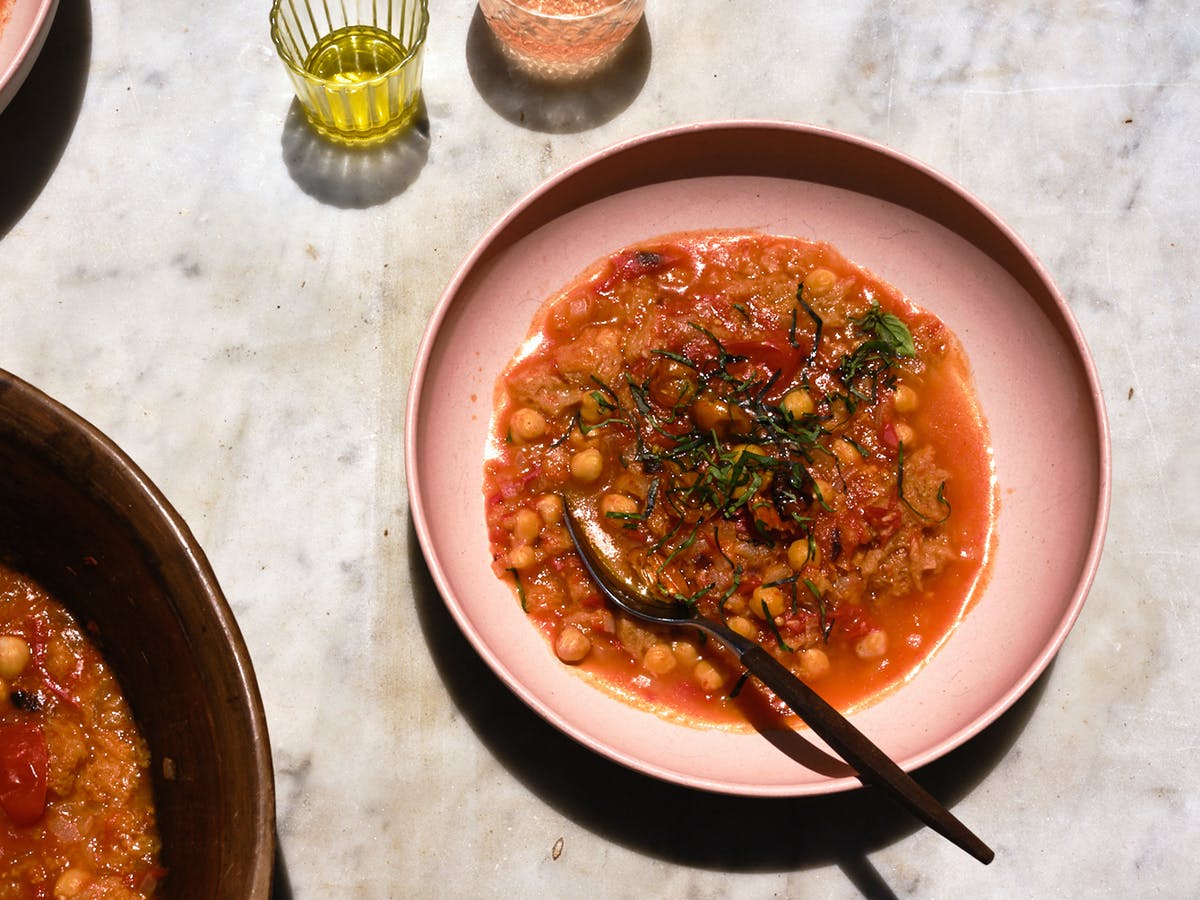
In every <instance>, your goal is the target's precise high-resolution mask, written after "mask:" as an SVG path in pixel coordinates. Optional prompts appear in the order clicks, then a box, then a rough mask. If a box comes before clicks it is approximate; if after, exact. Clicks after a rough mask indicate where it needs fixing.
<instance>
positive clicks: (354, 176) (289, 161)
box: [280, 97, 429, 209]
mask: <svg viewBox="0 0 1200 900" xmlns="http://www.w3.org/2000/svg"><path fill="white" fill-rule="evenodd" d="M280 144H281V145H282V151H283V161H284V164H285V165H286V166H287V170H288V174H290V175H291V177H292V180H293V181H294V182H296V184H297V185H299V186H300V189H301V190H302V191H304V192H305V193H306V194H308V195H309V196H311V197H313V198H315V199H316V200H319V201H320V202H321V203H325V204H328V205H329V206H337V207H340V208H342V209H366V208H368V207H371V206H378V205H379V204H381V203H386V202H387V201H388V200H391V199H392V198H393V197H396V196H398V195H400V194H402V193H404V191H406V190H407V189H408V188H409V187H410V186H411V185H412V184H413V182H415V181H416V180H417V176H418V175H420V173H421V170H422V169H423V168H424V167H425V162H426V160H427V159H428V157H429V114H428V111H427V110H426V108H425V99H424V97H422V98H421V99H420V100H419V101H418V105H417V111H416V113H415V114H414V115H413V120H412V122H411V123H409V125H408V126H406V127H405V128H404V129H403V130H402V131H400V132H399V133H398V134H396V135H395V136H394V137H392V138H390V139H388V140H386V141H383V142H381V143H378V144H372V145H370V146H367V147H349V146H345V145H342V144H338V143H335V142H334V141H331V140H329V139H328V138H325V137H322V136H321V135H320V134H319V133H318V132H317V131H316V130H315V129H314V128H313V127H312V126H311V125H309V123H308V119H306V118H305V116H304V111H303V108H302V107H301V106H300V101H299V100H297V99H294V98H293V100H292V105H291V107H290V108H289V109H288V114H287V117H286V118H285V119H284V123H283V134H282V136H281V138H280Z"/></svg>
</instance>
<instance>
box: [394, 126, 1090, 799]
mask: <svg viewBox="0 0 1200 900" xmlns="http://www.w3.org/2000/svg"><path fill="white" fill-rule="evenodd" d="M725 132H737V133H738V134H739V135H740V134H741V133H744V134H745V135H746V136H747V139H750V138H751V137H752V136H753V135H754V134H755V133H776V134H778V133H791V134H794V135H796V136H797V137H801V136H810V137H817V138H821V139H823V140H825V141H829V142H833V143H834V144H836V145H841V146H842V147H844V148H847V149H850V148H855V149H857V150H858V151H862V152H865V153H868V154H871V155H873V156H875V157H878V158H880V159H884V160H888V161H890V163H891V164H895V165H898V166H901V167H903V168H905V169H907V170H909V171H911V172H912V173H916V174H917V175H919V176H920V178H923V179H925V180H926V181H927V182H928V183H929V184H930V185H932V186H936V187H938V188H940V189H941V190H944V191H946V192H948V193H950V194H953V195H954V196H955V197H956V198H958V200H960V201H961V203H962V206H963V209H964V210H965V211H966V214H969V215H972V216H975V217H978V218H979V219H981V220H982V221H984V222H985V223H986V224H987V226H988V227H990V228H991V229H993V230H994V231H995V233H996V234H997V235H999V236H1000V237H1001V238H1002V240H1003V242H1004V243H1005V244H1007V248H1006V251H1008V252H1010V253H1011V255H1012V259H1008V260H1006V264H1007V265H1010V266H1014V267H1020V266H1023V267H1025V269H1027V271H1023V274H1022V275H1021V277H1022V278H1025V279H1029V278H1032V279H1034V280H1035V281H1036V286H1037V288H1038V289H1039V290H1040V291H1041V292H1043V294H1044V297H1045V298H1046V299H1048V300H1049V302H1050V303H1051V304H1052V305H1053V310H1051V311H1049V312H1051V313H1052V314H1053V315H1054V316H1056V317H1057V321H1054V322H1052V323H1051V324H1052V325H1053V327H1054V328H1056V329H1058V330H1059V331H1061V332H1063V333H1064V336H1065V339H1066V340H1067V342H1068V343H1069V345H1070V348H1071V349H1072V350H1073V351H1074V353H1075V354H1076V356H1077V359H1073V360H1072V361H1071V362H1072V363H1073V364H1075V365H1077V366H1078V367H1079V369H1080V374H1082V377H1083V378H1084V379H1085V380H1086V384H1087V388H1088V391H1089V392H1090V402H1091V409H1090V412H1089V415H1088V419H1089V424H1090V425H1093V426H1094V427H1095V431H1096V438H1095V449H1094V453H1095V457H1094V460H1093V462H1094V465H1095V468H1096V472H1097V478H1098V483H1097V484H1095V486H1094V491H1095V497H1096V502H1095V506H1094V509H1093V510H1091V511H1090V513H1091V522H1092V527H1091V532H1090V535H1088V537H1087V550H1086V554H1085V556H1084V558H1083V561H1082V563H1081V565H1080V567H1079V570H1078V577H1077V579H1076V580H1075V585H1074V588H1073V590H1072V592H1071V595H1070V598H1069V600H1068V601H1067V602H1066V603H1065V604H1064V605H1063V614H1062V616H1061V618H1060V619H1059V620H1058V621H1057V624H1056V626H1055V627H1054V628H1053V630H1052V631H1050V632H1049V633H1048V634H1047V636H1046V641H1045V644H1044V646H1043V647H1042V649H1041V651H1040V652H1039V653H1038V654H1037V655H1036V656H1035V657H1034V658H1033V659H1032V660H1031V661H1030V663H1029V665H1028V666H1027V667H1026V668H1025V670H1024V671H1023V672H1022V673H1020V675H1019V677H1016V678H1014V679H1013V680H1012V682H1011V683H1010V685H1009V687H1008V689H1007V690H1006V691H1004V692H1002V693H1001V694H999V695H998V696H997V697H996V698H995V700H994V702H992V703H991V705H990V706H988V707H987V708H986V709H984V710H982V711H981V712H980V713H979V714H978V715H976V716H975V717H974V718H973V719H972V721H970V722H969V723H968V724H966V725H964V726H963V727H961V728H959V729H957V730H955V731H954V732H953V733H951V734H948V735H946V736H944V737H943V738H942V739H941V740H938V741H936V742H935V743H933V744H931V745H929V746H927V747H925V748H924V749H923V750H919V751H914V752H909V753H905V754H903V755H901V756H899V758H898V759H897V761H898V762H899V763H900V764H901V765H902V766H903V767H904V768H905V769H910V770H911V769H913V768H916V767H919V766H921V765H924V764H926V763H928V762H930V761H932V760H934V759H936V758H938V757H940V756H942V755H943V754H945V753H946V752H948V751H949V750H951V749H953V748H955V747H957V746H959V745H961V744H962V743H963V742H965V741H966V740H968V739H969V738H971V737H972V736H974V735H976V734H978V733H979V732H980V731H981V730H983V729H984V728H985V727H987V726H988V725H989V724H991V723H992V722H993V721H995V720H996V719H997V718H998V717H999V716H1000V715H1001V714H1002V713H1003V712H1004V711H1005V710H1007V709H1008V708H1009V707H1010V706H1011V705H1012V704H1013V703H1014V702H1015V701H1016V700H1017V699H1018V698H1019V697H1020V696H1021V695H1022V694H1023V693H1024V692H1025V691H1026V690H1027V689H1028V688H1029V687H1030V685H1031V684H1032V683H1033V682H1034V681H1035V680H1036V679H1037V678H1038V676H1039V675H1040V674H1041V673H1042V672H1043V671H1044V670H1045V668H1046V667H1047V666H1048V665H1049V663H1050V661H1051V659H1052V658H1053V657H1054V655H1055V654H1056V653H1057V651H1058V650H1059V648H1060V647H1061V645H1062V643H1063V641H1064V640H1065V638H1066V636H1067V634H1068V633H1069V631H1070V629H1071V627H1072V626H1073V625H1074V623H1075V621H1076V620H1077V618H1078V616H1079V613H1080V610H1081V609H1082V606H1083V603H1084V601H1085V599H1086V596H1087V593H1088V590H1089V589H1090V587H1091V585H1092V583H1093V581H1094V578H1095V574H1096V570H1097V567H1098V565H1099V560H1100V555H1101V551H1102V548H1103V541H1104V534H1105V531H1106V528H1107V521H1108V507H1109V495H1110V490H1111V473H1110V440H1109V433H1108V425H1107V420H1106V416H1105V412H1104V402H1103V397H1102V394H1101V390H1100V386H1099V379H1098V377H1097V374H1096V371H1095V365H1094V362H1093V361H1092V358H1091V356H1090V353H1089V351H1088V349H1087V346H1086V342H1085V341H1084V339H1083V336H1082V334H1081V332H1080V331H1079V328H1078V325H1077V323H1076V321H1075V318H1074V316H1073V314H1072V313H1071V311H1070V309H1069V307H1068V306H1067V304H1066V302H1065V300H1064V299H1063V298H1062V296H1061V294H1060V293H1059V292H1058V290H1057V288H1056V287H1055V286H1054V284H1053V281H1052V279H1051V278H1050V276H1049V274H1048V272H1047V271H1046V270H1045V268H1044V267H1043V266H1042V265H1041V263H1040V262H1039V261H1038V260H1037V259H1036V258H1035V257H1034V255H1033V254H1032V253H1031V252H1030V251H1029V249H1028V248H1027V247H1026V246H1025V244H1024V242H1023V241H1022V240H1021V239H1020V238H1019V237H1018V236H1017V235H1016V234H1015V233H1014V232H1013V231H1012V229H1011V228H1009V227H1008V226H1007V225H1006V224H1005V223H1004V222H1002V221H1001V220H1000V219H999V218H998V217H997V216H996V215H995V214H994V213H992V212H991V211H990V210H989V209H988V208H987V207H985V206H984V205H983V204H982V203H980V202H979V201H978V200H977V199H976V198H974V197H973V196H972V195H970V194H969V193H968V192H966V191H965V190H963V189H962V188H961V187H959V186H958V185H956V184H954V183H953V182H951V181H950V180H949V179H947V178H945V177H944V176H942V175H941V174H939V173H938V172H936V171H935V170H933V169H931V168H929V167H928V166H926V165H924V164H923V163H920V162H918V161H916V160H913V159H911V158H908V157H906V156H904V155H903V154H900V153H898V152H896V151H894V150H891V149H889V148H887V147H884V146H882V145H878V144H875V143H873V142H870V141H867V140H865V139H862V138H858V137H854V136H850V135H846V134H842V133H839V132H835V131H832V130H829V129H822V128H818V127H814V126H808V125H801V124H797V123H789V122H777V121H768V120H735V121H725V122H700V123H694V124H689V125H684V126H678V127H673V128H668V129H664V130H661V131H656V132H653V133H650V134H646V135H642V136H639V137H635V138H632V139H629V140H627V141H623V142H621V143H618V144H615V145H613V146H611V147H609V148H607V149H604V150H602V151H600V152H598V153H595V154H593V155H591V156H589V157H587V158H585V159H583V160H581V161H580V162H578V163H576V164H574V165H572V166H570V167H568V168H567V169H565V170H563V171H562V172H560V173H559V174H558V175H556V176H554V177H552V178H551V179H549V180H548V181H546V182H544V183H543V184H541V185H540V186H539V187H537V188H536V189H534V190H533V191H532V192H530V193H529V194H528V195H527V196H526V197H524V198H523V199H522V200H520V201H519V202H518V203H516V204H515V205H514V206H513V207H512V208H511V209H510V210H509V211H508V212H507V213H506V214H505V215H504V216H503V217H501V218H500V219H499V220H498V221H497V222H496V223H495V224H494V225H493V226H492V227H491V228H489V229H488V231H487V232H486V233H485V234H484V235H483V236H482V238H481V239H480V240H479V242H478V243H477V244H476V245H475V247H474V248H473V249H472V251H471V253H470V254H469V255H468V256H467V258H466V259H465V260H464V261H463V263H462V264H461V266H460V267H459V268H458V270H457V271H456V273H455V275H454V276H453V278H452V279H451V281H450V283H449V285H448V286H447V288H446V290H445V292H444V293H443V295H442V297H441V299H440V300H439V303H438V304H437V307H436V308H435V310H434V312H433V315H432V317H431V319H430V322H429V325H428V327H427V329H426V331H425V334H424V336H423V338H422V341H421V344H420V346H419V348H418V352H417V358H416V364H415V368H414V373H413V378H412V381H411V384H410V390H409V397H408V409H407V415H406V446H405V462H406V467H407V471H408V473H409V490H410V499H411V504H412V513H413V519H414V523H415V527H416V531H417V537H418V541H419V543H420V546H421V548H422V550H423V552H424V555H425V558H426V560H427V562H428V565H429V568H430V571H431V574H432V576H433V578H434V581H435V583H436V584H437V585H438V588H439V590H440V591H441V593H442V596H443V598H445V599H446V601H447V605H448V607H449V609H450V611H451V613H452V615H453V616H454V618H455V620H456V621H457V622H458V624H459V626H460V627H461V628H462V630H463V632H464V634H465V635H466V636H467V638H468V640H469V641H470V642H471V643H472V645H473V646H474V647H475V649H476V650H477V652H479V653H480V655H481V656H482V657H483V658H484V660H485V661H486V662H487V663H488V664H489V666H490V667H491V668H492V669H493V670H494V671H495V672H496V673H497V674H498V675H499V676H500V677H501V679H502V680H503V681H505V683H506V684H507V685H508V686H509V687H510V688H511V689H512V690H513V691H514V692H515V693H516V694H517V695H518V696H520V697H521V698H522V700H523V701H524V702H525V703H527V704H528V705H529V706H530V707H531V708H532V709H534V710H535V711H537V712H538V713H539V714H540V715H542V716H543V717H544V718H546V719H547V720H548V721H550V722H551V723H552V724H554V725H555V726H556V727H558V728H559V729H561V730H562V731H564V732H565V733H567V734H569V735H571V736H572V737H574V738H576V739H577V740H579V741H581V742H582V743H584V744H585V745H587V746H589V747H591V748H592V749H594V750H596V751H598V752H601V753H603V754H605V755H607V756H609V757H610V758H612V759H615V760H617V761H618V762H621V763H623V764H625V765H628V766H630V767H632V768H635V769H638V770H640V771H644V772H647V773H648V774H652V775H655V776H658V777H662V778H665V779H667V780H671V781H676V782H679V783H683V784H687V785H690V786H694V787H700V788H704V789H709V790H716V791H722V792H729V793H738V794H746V795H762V796H768V795H773V796H788V795H801V794H814V793H827V792H834V791H838V790H845V789H849V788H853V787H857V786H858V785H859V782H858V780H857V779H856V778H853V777H831V778H829V779H828V780H825V781H822V782H820V783H818V784H816V785H813V784H804V785H776V784H771V785H765V784H764V785H758V784H754V783H737V784H730V783H727V782H724V781H722V780H721V779H710V778H707V777H705V776H704V775H703V774H698V773H682V774H681V773H680V772H678V771H672V770H663V769H662V768H661V767H658V766H656V765H654V764H648V763H646V762H645V761H644V760H640V759H638V758H636V757H631V756H630V755H628V754H627V753H624V752H622V751H621V750H619V749H617V748H614V747H612V746H609V745H608V744H607V743H606V742H605V741H604V740H602V739H598V738H597V737H596V736H595V735H593V734H590V733H588V732H587V730H586V729H581V728H580V727H578V725H577V724H576V723H574V722H572V721H569V720H568V718H567V717H564V716H563V715H561V714H560V713H558V712H555V711H554V710H552V709H550V708H549V706H548V705H547V704H546V703H545V702H543V699H542V698H541V697H539V695H538V694H537V693H536V692H535V691H531V690H530V689H529V688H528V686H526V685H525V684H523V683H522V682H521V681H520V680H519V679H518V678H514V677H513V674H512V673H511V672H510V671H509V670H508V669H507V668H506V666H505V664H504V662H503V661H502V660H501V659H500V658H499V656H498V655H497V653H496V652H495V650H494V648H492V647H491V646H489V645H488V643H487V642H486V641H485V640H484V639H483V638H482V637H481V635H480V634H479V633H478V632H477V631H476V629H475V628H474V626H473V624H472V622H471V621H470V619H469V617H468V616H467V615H466V614H465V612H464V610H463V609H462V608H461V607H460V604H459V603H458V601H457V600H456V598H454V595H453V590H452V587H451V584H450V579H449V577H448V575H447V571H446V569H445V568H444V565H443V559H442V557H441V555H440V553H439V548H438V547H437V546H436V542H435V541H434V539H433V536H432V534H431V531H430V528H429V523H428V518H427V516H428V510H427V508H426V498H425V492H424V489H423V487H424V486H423V485H422V483H421V479H420V478H419V477H416V474H417V473H418V472H419V469H420V465H419V460H418V447H417V445H418V437H419V431H418V430H419V427H420V424H419V413H420V406H421V395H422V391H423V389H424V387H425V381H426V376H427V374H428V367H429V364H430V358H431V354H432V353H433V350H434V347H435V346H436V344H437V340H438V335H439V330H440V329H441V327H442V325H443V322H444V320H445V319H446V316H447V314H448V312H449V310H450V309H451V307H452V306H453V304H454V302H455V300H456V298H457V297H458V294H459V292H460V290H462V288H463V285H464V283H465V282H466V281H467V280H468V279H469V277H470V276H471V275H472V273H473V272H474V271H475V270H476V269H477V268H478V267H480V266H481V265H482V264H484V263H486V262H487V261H488V260H489V258H490V257H492V256H493V255H494V254H495V253H498V252H501V251H502V250H503V249H504V247H505V246H508V245H511V244H512V243H515V242H517V241H518V240H520V239H521V238H522V237H524V236H525V235H526V234H528V233H529V232H531V231H533V230H535V229H536V228H537V227H539V226H540V225H541V224H542V223H543V222H544V221H548V220H551V219H553V218H554V217H555V215H558V214H560V213H565V212H567V211H568V210H567V209H565V208H564V209H562V210H559V209H557V207H556V193H557V192H559V191H561V190H562V189H563V188H564V187H565V186H570V184H571V182H572V181H573V180H575V179H577V178H579V177H581V175H583V174H586V173H588V172H589V170H591V169H593V168H595V167H597V166H600V165H605V166H609V169H607V170H606V171H611V167H612V165H613V164H614V163H616V162H619V161H620V160H621V159H622V158H623V157H626V156H629V155H631V154H636V153H638V152H639V151H641V150H644V149H645V148H647V147H648V146H649V145H654V144H658V143H661V142H676V143H678V142H680V139H683V140H685V141H686V140H689V139H694V140H704V139H706V138H711V137H712V136H714V135H721V134H722V133H725ZM614 190H617V188H614ZM547 209H549V210H550V212H549V213H547V212H546V210H547ZM962 214H963V213H962V211H959V212H956V213H948V214H947V215H948V217H950V218H954V217H955V216H958V217H959V218H961V215H962ZM645 236H646V237H650V236H652V235H645ZM610 249H616V248H615V247H614V248H610ZM1014 260H1015V261H1019V266H1018V265H1017V262H1014ZM860 261H861V260H860ZM495 374H498V373H492V377H493V378H494V376H495ZM481 514H482V513H481ZM487 563H488V561H487V560H483V561H481V565H483V566H485V567H486V566H487ZM546 661H547V665H553V659H552V657H551V656H550V655H549V654H548V655H547V658H546ZM614 702H615V701H614ZM885 749H886V748H885Z"/></svg>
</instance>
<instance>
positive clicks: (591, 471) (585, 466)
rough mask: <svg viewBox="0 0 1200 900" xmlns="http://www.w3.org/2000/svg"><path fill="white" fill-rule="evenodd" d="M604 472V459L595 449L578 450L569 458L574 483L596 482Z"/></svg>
mask: <svg viewBox="0 0 1200 900" xmlns="http://www.w3.org/2000/svg"><path fill="white" fill-rule="evenodd" d="M603 472H604V457H603V456H602V455H601V454H600V451H599V450H597V449H596V448H595V447H588V448H587V449H586V450H580V451H579V452H578V453H576V454H575V455H574V456H572V457H571V476H572V477H573V478H574V479H575V480H576V481H582V482H585V483H587V482H592V481H596V480H597V479H598V478H599V477H600V476H601V474H603Z"/></svg>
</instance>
